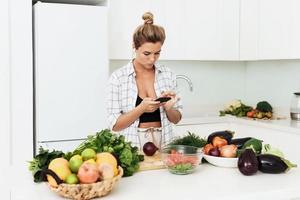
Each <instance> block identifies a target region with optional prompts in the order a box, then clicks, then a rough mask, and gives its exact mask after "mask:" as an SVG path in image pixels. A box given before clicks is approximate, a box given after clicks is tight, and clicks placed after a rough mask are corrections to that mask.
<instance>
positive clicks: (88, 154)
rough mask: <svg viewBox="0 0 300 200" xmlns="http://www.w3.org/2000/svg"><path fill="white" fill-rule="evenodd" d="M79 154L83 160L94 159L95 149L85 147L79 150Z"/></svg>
mask: <svg viewBox="0 0 300 200" xmlns="http://www.w3.org/2000/svg"><path fill="white" fill-rule="evenodd" d="M81 156H82V158H83V160H89V159H95V158H96V151H95V150H94V149H91V148H86V149H85V150H83V152H81Z"/></svg>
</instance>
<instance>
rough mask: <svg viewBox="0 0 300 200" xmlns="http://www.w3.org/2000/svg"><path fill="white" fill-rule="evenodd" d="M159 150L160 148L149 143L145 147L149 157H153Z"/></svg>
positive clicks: (144, 150)
mask: <svg viewBox="0 0 300 200" xmlns="http://www.w3.org/2000/svg"><path fill="white" fill-rule="evenodd" d="M157 150H158V148H157V147H156V146H155V144H153V143H152V142H147V143H145V144H144V146H143V152H144V153H145V154H146V155H147V156H153V155H154V154H155V152H156V151H157Z"/></svg>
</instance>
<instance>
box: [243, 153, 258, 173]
mask: <svg viewBox="0 0 300 200" xmlns="http://www.w3.org/2000/svg"><path fill="white" fill-rule="evenodd" d="M238 168H239V170H240V172H241V173H242V174H244V175H246V176H250V175H253V174H255V173H256V172H257V171H258V160H257V158H256V154H255V153H254V151H253V150H252V149H245V150H244V151H243V152H242V153H241V155H240V157H239V159H238Z"/></svg>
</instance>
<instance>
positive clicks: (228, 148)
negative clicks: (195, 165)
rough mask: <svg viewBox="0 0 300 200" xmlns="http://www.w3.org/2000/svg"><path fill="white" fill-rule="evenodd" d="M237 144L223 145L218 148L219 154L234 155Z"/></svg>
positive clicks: (229, 156)
mask: <svg viewBox="0 0 300 200" xmlns="http://www.w3.org/2000/svg"><path fill="white" fill-rule="evenodd" d="M236 151H237V146H236V145H234V144H230V145H225V146H222V147H221V148H220V154H221V156H222V157H225V158H234V157H236Z"/></svg>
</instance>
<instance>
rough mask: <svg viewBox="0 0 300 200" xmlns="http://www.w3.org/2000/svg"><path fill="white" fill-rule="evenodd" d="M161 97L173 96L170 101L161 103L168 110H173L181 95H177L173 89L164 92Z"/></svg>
mask: <svg viewBox="0 0 300 200" xmlns="http://www.w3.org/2000/svg"><path fill="white" fill-rule="evenodd" d="M161 97H170V98H171V99H170V100H169V101H167V102H164V103H161V104H160V105H161V106H163V108H164V109H165V110H166V111H168V110H171V109H172V107H173V106H174V105H175V103H176V102H177V101H178V100H179V97H177V96H176V94H175V92H173V91H165V92H162V93H161Z"/></svg>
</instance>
